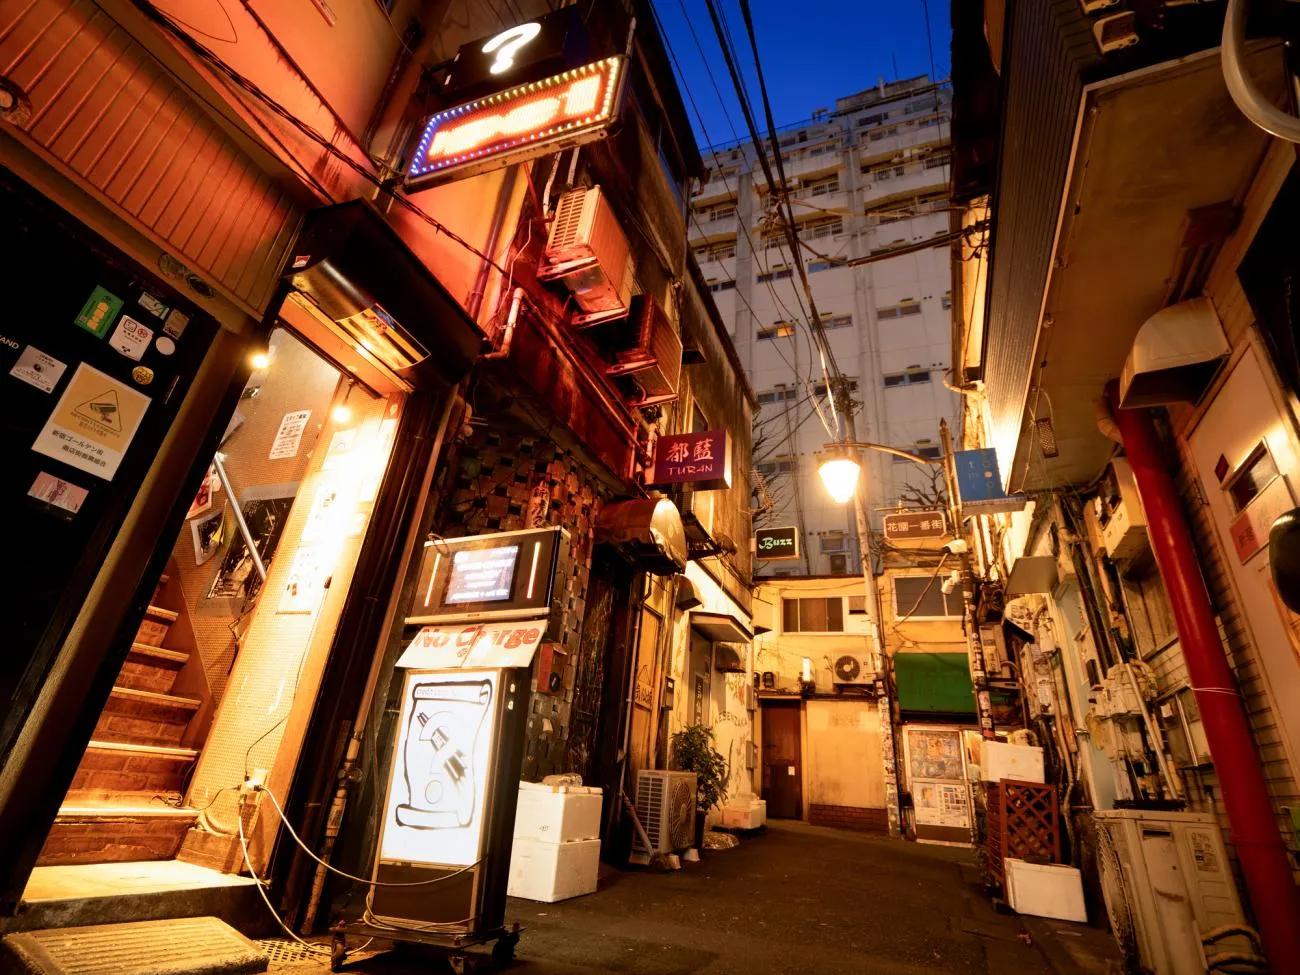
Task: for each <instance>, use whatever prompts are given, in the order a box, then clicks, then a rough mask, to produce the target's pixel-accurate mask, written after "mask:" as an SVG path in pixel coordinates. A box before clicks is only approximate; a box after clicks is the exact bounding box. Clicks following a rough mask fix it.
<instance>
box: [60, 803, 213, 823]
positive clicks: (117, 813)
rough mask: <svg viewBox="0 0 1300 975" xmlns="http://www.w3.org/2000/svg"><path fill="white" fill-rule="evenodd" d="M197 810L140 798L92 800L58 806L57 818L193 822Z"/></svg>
mask: <svg viewBox="0 0 1300 975" xmlns="http://www.w3.org/2000/svg"><path fill="white" fill-rule="evenodd" d="M198 817H199V811H198V810H197V809H190V808H189V807H188V806H169V805H167V804H166V803H161V802H159V803H154V804H149V803H146V802H143V801H141V800H136V801H134V802H129V803H111V802H92V803H85V804H76V803H69V804H68V805H65V806H60V807H59V815H58V817H57V818H58V819H61V820H69V819H183V820H185V821H186V822H193V821H194V820H196V819H198Z"/></svg>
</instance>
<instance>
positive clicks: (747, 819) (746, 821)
mask: <svg viewBox="0 0 1300 975" xmlns="http://www.w3.org/2000/svg"><path fill="white" fill-rule="evenodd" d="M766 822H767V800H766V799H759V798H758V797H757V796H753V797H751V798H750V800H749V802H748V803H746V804H745V805H740V804H737V805H734V806H723V807H722V825H723V826H726V827H727V828H728V829H758V828H759V827H760V826H762V825H763V824H765V823H766Z"/></svg>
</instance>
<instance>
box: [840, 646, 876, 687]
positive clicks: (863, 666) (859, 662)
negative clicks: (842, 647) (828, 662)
mask: <svg viewBox="0 0 1300 975" xmlns="http://www.w3.org/2000/svg"><path fill="white" fill-rule="evenodd" d="M831 680H832V682H833V683H835V684H837V685H846V686H850V687H861V686H863V685H866V684H874V683H875V682H876V675H875V671H874V669H873V668H872V666H871V658H870V657H869V656H867V655H866V654H856V653H845V654H841V655H840V656H838V657H836V658H835V666H834V667H832V668H831Z"/></svg>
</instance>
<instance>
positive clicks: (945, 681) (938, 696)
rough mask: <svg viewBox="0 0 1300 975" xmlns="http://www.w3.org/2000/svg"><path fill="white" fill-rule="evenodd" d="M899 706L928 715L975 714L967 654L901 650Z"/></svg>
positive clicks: (897, 660) (896, 677)
mask: <svg viewBox="0 0 1300 975" xmlns="http://www.w3.org/2000/svg"><path fill="white" fill-rule="evenodd" d="M894 680H895V682H896V683H897V685H898V705H899V707H900V708H902V709H903V710H904V711H916V712H924V713H928V714H974V713H975V692H974V687H973V686H972V684H971V679H970V665H969V664H968V663H967V660H966V654H964V653H927V652H915V653H913V652H900V653H898V654H896V655H895V656H894Z"/></svg>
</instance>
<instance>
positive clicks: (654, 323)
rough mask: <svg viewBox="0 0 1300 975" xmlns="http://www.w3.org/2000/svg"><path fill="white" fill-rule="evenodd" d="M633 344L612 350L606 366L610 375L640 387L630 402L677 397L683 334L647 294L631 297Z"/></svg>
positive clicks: (646, 403)
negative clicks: (678, 332) (611, 356)
mask: <svg viewBox="0 0 1300 975" xmlns="http://www.w3.org/2000/svg"><path fill="white" fill-rule="evenodd" d="M628 325H629V326H631V331H632V337H633V344H632V345H631V346H629V347H628V348H625V349H622V350H620V351H619V352H617V353H615V362H614V364H613V365H612V366H610V367H609V368H607V369H606V370H605V372H606V374H607V375H610V376H627V377H629V378H630V379H631V380H632V381H633V382H634V383H636V385H637V388H638V389H639V391H640V396H638V397H635V398H634V399H633V401H632V402H631V404H630V405H632V406H652V405H654V404H655V403H666V402H668V401H669V400H674V399H676V398H677V386H678V383H679V381H680V380H681V375H682V338H681V336H680V335H678V334H677V326H676V325H674V324H673V322H672V321H671V320H670V319H669V317H668V316H667V315H666V314H665V313H664V310H663V309H662V308H661V307H660V306H659V302H657V301H655V299H654V298H652V297H651V296H650V295H637V296H636V297H635V298H633V299H632V313H631V315H630V316H629V317H628Z"/></svg>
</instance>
